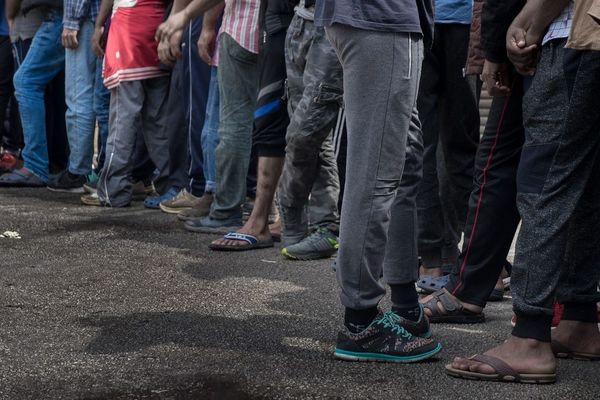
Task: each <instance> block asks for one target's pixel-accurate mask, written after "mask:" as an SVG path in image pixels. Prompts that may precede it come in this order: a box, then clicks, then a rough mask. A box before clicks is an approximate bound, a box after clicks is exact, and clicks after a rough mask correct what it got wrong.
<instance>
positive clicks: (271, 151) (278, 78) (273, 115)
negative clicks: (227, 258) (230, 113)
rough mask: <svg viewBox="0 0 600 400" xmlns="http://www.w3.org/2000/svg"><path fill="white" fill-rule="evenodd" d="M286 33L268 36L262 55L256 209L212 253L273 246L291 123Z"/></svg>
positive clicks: (257, 114)
mask: <svg viewBox="0 0 600 400" xmlns="http://www.w3.org/2000/svg"><path fill="white" fill-rule="evenodd" d="M285 37H286V31H285V29H284V30H280V31H279V32H277V33H274V34H268V33H265V41H264V43H263V48H262V53H261V54H260V56H259V69H260V73H261V77H260V85H259V86H260V90H259V92H258V100H257V109H256V111H255V112H254V132H253V147H254V148H255V150H256V154H257V156H258V182H257V190H256V199H255V201H254V208H253V209H252V213H251V214H250V217H249V218H248V221H247V222H246V223H245V224H244V226H243V227H242V228H241V229H239V230H238V231H237V232H235V233H233V234H227V235H226V236H225V237H223V238H222V239H219V240H216V241H214V242H212V244H211V245H210V248H211V249H213V250H241V249H255V248H262V247H270V246H272V245H273V239H272V237H271V232H270V231H269V210H270V209H271V205H272V204H273V197H274V196H275V190H276V189H277V183H278V182H279V177H280V176H281V171H282V168H283V160H284V157H285V133H286V129H287V126H288V124H289V116H288V113H287V110H286V102H285V101H284V98H285V79H286V68H285V54H284V53H285Z"/></svg>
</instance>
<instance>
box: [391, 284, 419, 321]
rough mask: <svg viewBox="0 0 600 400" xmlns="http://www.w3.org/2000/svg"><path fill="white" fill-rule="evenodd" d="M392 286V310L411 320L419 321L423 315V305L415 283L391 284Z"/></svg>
mask: <svg viewBox="0 0 600 400" xmlns="http://www.w3.org/2000/svg"><path fill="white" fill-rule="evenodd" d="M390 288H391V289H392V310H393V311H394V312H395V313H396V314H398V315H400V316H401V317H403V318H406V319H408V320H410V321H418V320H419V317H420V316H421V307H420V306H419V295H418V294H417V290H416V289H415V283H414V282H411V283H403V284H400V285H390Z"/></svg>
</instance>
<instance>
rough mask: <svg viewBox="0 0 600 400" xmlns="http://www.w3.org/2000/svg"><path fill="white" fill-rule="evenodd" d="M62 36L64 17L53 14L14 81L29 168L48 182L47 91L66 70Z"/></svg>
mask: <svg viewBox="0 0 600 400" xmlns="http://www.w3.org/2000/svg"><path fill="white" fill-rule="evenodd" d="M61 33H62V13H60V12H58V11H52V12H51V13H50V14H49V15H48V18H47V19H46V21H44V22H43V23H42V25H41V26H40V28H39V29H38V31H37V32H36V34H35V36H34V38H33V41H32V42H31V47H30V48H29V52H28V53H27V56H26V57H25V59H24V60H23V64H21V67H20V68H19V69H18V71H17V72H16V74H15V77H14V85H15V97H16V98H17V101H18V102H19V111H20V113H21V121H22V124H23V137H24V140H25V148H24V149H23V160H24V161H25V168H27V169H28V170H30V171H31V172H33V173H34V174H35V175H37V176H38V177H39V178H40V179H42V180H44V181H47V180H48V142H47V140H46V119H45V118H46V108H45V105H44V90H45V88H46V85H48V83H50V81H52V79H53V78H54V77H55V76H56V75H57V74H59V73H60V72H61V71H62V70H63V69H64V66H65V50H64V48H63V47H62V45H61V43H60V35H61Z"/></svg>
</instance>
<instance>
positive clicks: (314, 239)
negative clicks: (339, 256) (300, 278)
mask: <svg viewBox="0 0 600 400" xmlns="http://www.w3.org/2000/svg"><path fill="white" fill-rule="evenodd" d="M338 248H339V243H338V238H337V236H335V235H334V234H333V233H332V232H331V231H330V230H329V229H327V228H317V230H315V231H314V232H313V233H311V234H310V235H308V236H307V237H306V238H304V239H303V240H302V241H300V242H299V243H296V244H293V245H291V246H287V247H284V248H283V249H281V254H282V255H283V256H284V257H286V258H289V259H291V260H318V259H321V258H329V257H331V256H332V255H334V254H335V253H336V251H337V250H338Z"/></svg>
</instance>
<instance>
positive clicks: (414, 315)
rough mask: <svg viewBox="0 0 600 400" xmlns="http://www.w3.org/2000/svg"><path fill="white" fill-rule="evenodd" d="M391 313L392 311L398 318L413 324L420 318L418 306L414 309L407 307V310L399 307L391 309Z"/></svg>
mask: <svg viewBox="0 0 600 400" xmlns="http://www.w3.org/2000/svg"><path fill="white" fill-rule="evenodd" d="M392 311H394V312H395V313H396V314H398V315H399V316H401V317H402V318H405V319H407V320H409V321H413V322H417V321H418V320H419V318H420V317H421V307H420V306H416V307H409V308H400V307H396V306H394V307H392Z"/></svg>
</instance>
